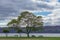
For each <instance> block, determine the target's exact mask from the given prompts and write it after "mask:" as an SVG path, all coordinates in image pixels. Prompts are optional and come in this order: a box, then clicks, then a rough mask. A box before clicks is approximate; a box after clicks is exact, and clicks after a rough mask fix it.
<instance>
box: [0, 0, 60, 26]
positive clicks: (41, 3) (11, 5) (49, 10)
mask: <svg viewBox="0 0 60 40" xmlns="http://www.w3.org/2000/svg"><path fill="white" fill-rule="evenodd" d="M25 10H27V11H30V12H32V13H34V14H35V15H36V16H43V22H44V26H47V25H54V26H55V25H59V24H60V0H0V27H6V24H7V23H8V22H9V21H10V20H11V19H16V18H17V16H18V15H19V14H20V12H22V11H25Z"/></svg>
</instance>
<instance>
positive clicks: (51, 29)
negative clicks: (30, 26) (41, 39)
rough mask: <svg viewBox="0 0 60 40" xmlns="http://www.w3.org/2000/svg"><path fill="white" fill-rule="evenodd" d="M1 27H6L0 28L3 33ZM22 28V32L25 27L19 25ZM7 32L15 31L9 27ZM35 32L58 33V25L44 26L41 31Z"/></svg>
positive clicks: (59, 29) (59, 28)
mask: <svg viewBox="0 0 60 40" xmlns="http://www.w3.org/2000/svg"><path fill="white" fill-rule="evenodd" d="M3 29H8V28H6V27H5V28H0V33H3V32H2V30H3ZM21 29H22V30H23V33H24V32H25V27H21ZM31 32H33V31H31ZM9 33H16V31H15V30H14V28H11V29H10V30H9ZM35 33H60V26H44V27H43V30H42V31H35Z"/></svg>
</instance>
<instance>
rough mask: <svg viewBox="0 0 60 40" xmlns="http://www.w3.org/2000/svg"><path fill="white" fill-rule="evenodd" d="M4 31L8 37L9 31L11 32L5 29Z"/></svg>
mask: <svg viewBox="0 0 60 40" xmlns="http://www.w3.org/2000/svg"><path fill="white" fill-rule="evenodd" d="M3 32H4V33H6V37H7V33H9V30H7V29H3Z"/></svg>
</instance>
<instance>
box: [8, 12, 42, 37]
mask: <svg viewBox="0 0 60 40" xmlns="http://www.w3.org/2000/svg"><path fill="white" fill-rule="evenodd" d="M41 20H42V16H38V17H37V16H35V15H34V14H33V13H31V12H28V11H24V12H22V13H21V14H20V16H18V18H17V19H13V20H11V22H9V23H8V25H10V24H13V25H14V24H17V25H15V26H18V25H21V23H22V24H24V23H25V24H26V26H25V27H26V33H27V36H28V37H29V33H30V32H31V30H32V31H35V30H38V29H37V28H36V27H38V28H41V29H42V26H43V22H42V21H41ZM18 27H19V26H18ZM20 27H21V26H20ZM18 32H19V31H18Z"/></svg>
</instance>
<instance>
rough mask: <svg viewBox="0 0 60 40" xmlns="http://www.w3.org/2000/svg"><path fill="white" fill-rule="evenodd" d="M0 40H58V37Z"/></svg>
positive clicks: (1, 39) (4, 39)
mask: <svg viewBox="0 0 60 40" xmlns="http://www.w3.org/2000/svg"><path fill="white" fill-rule="evenodd" d="M0 40H60V37H44V38H0Z"/></svg>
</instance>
